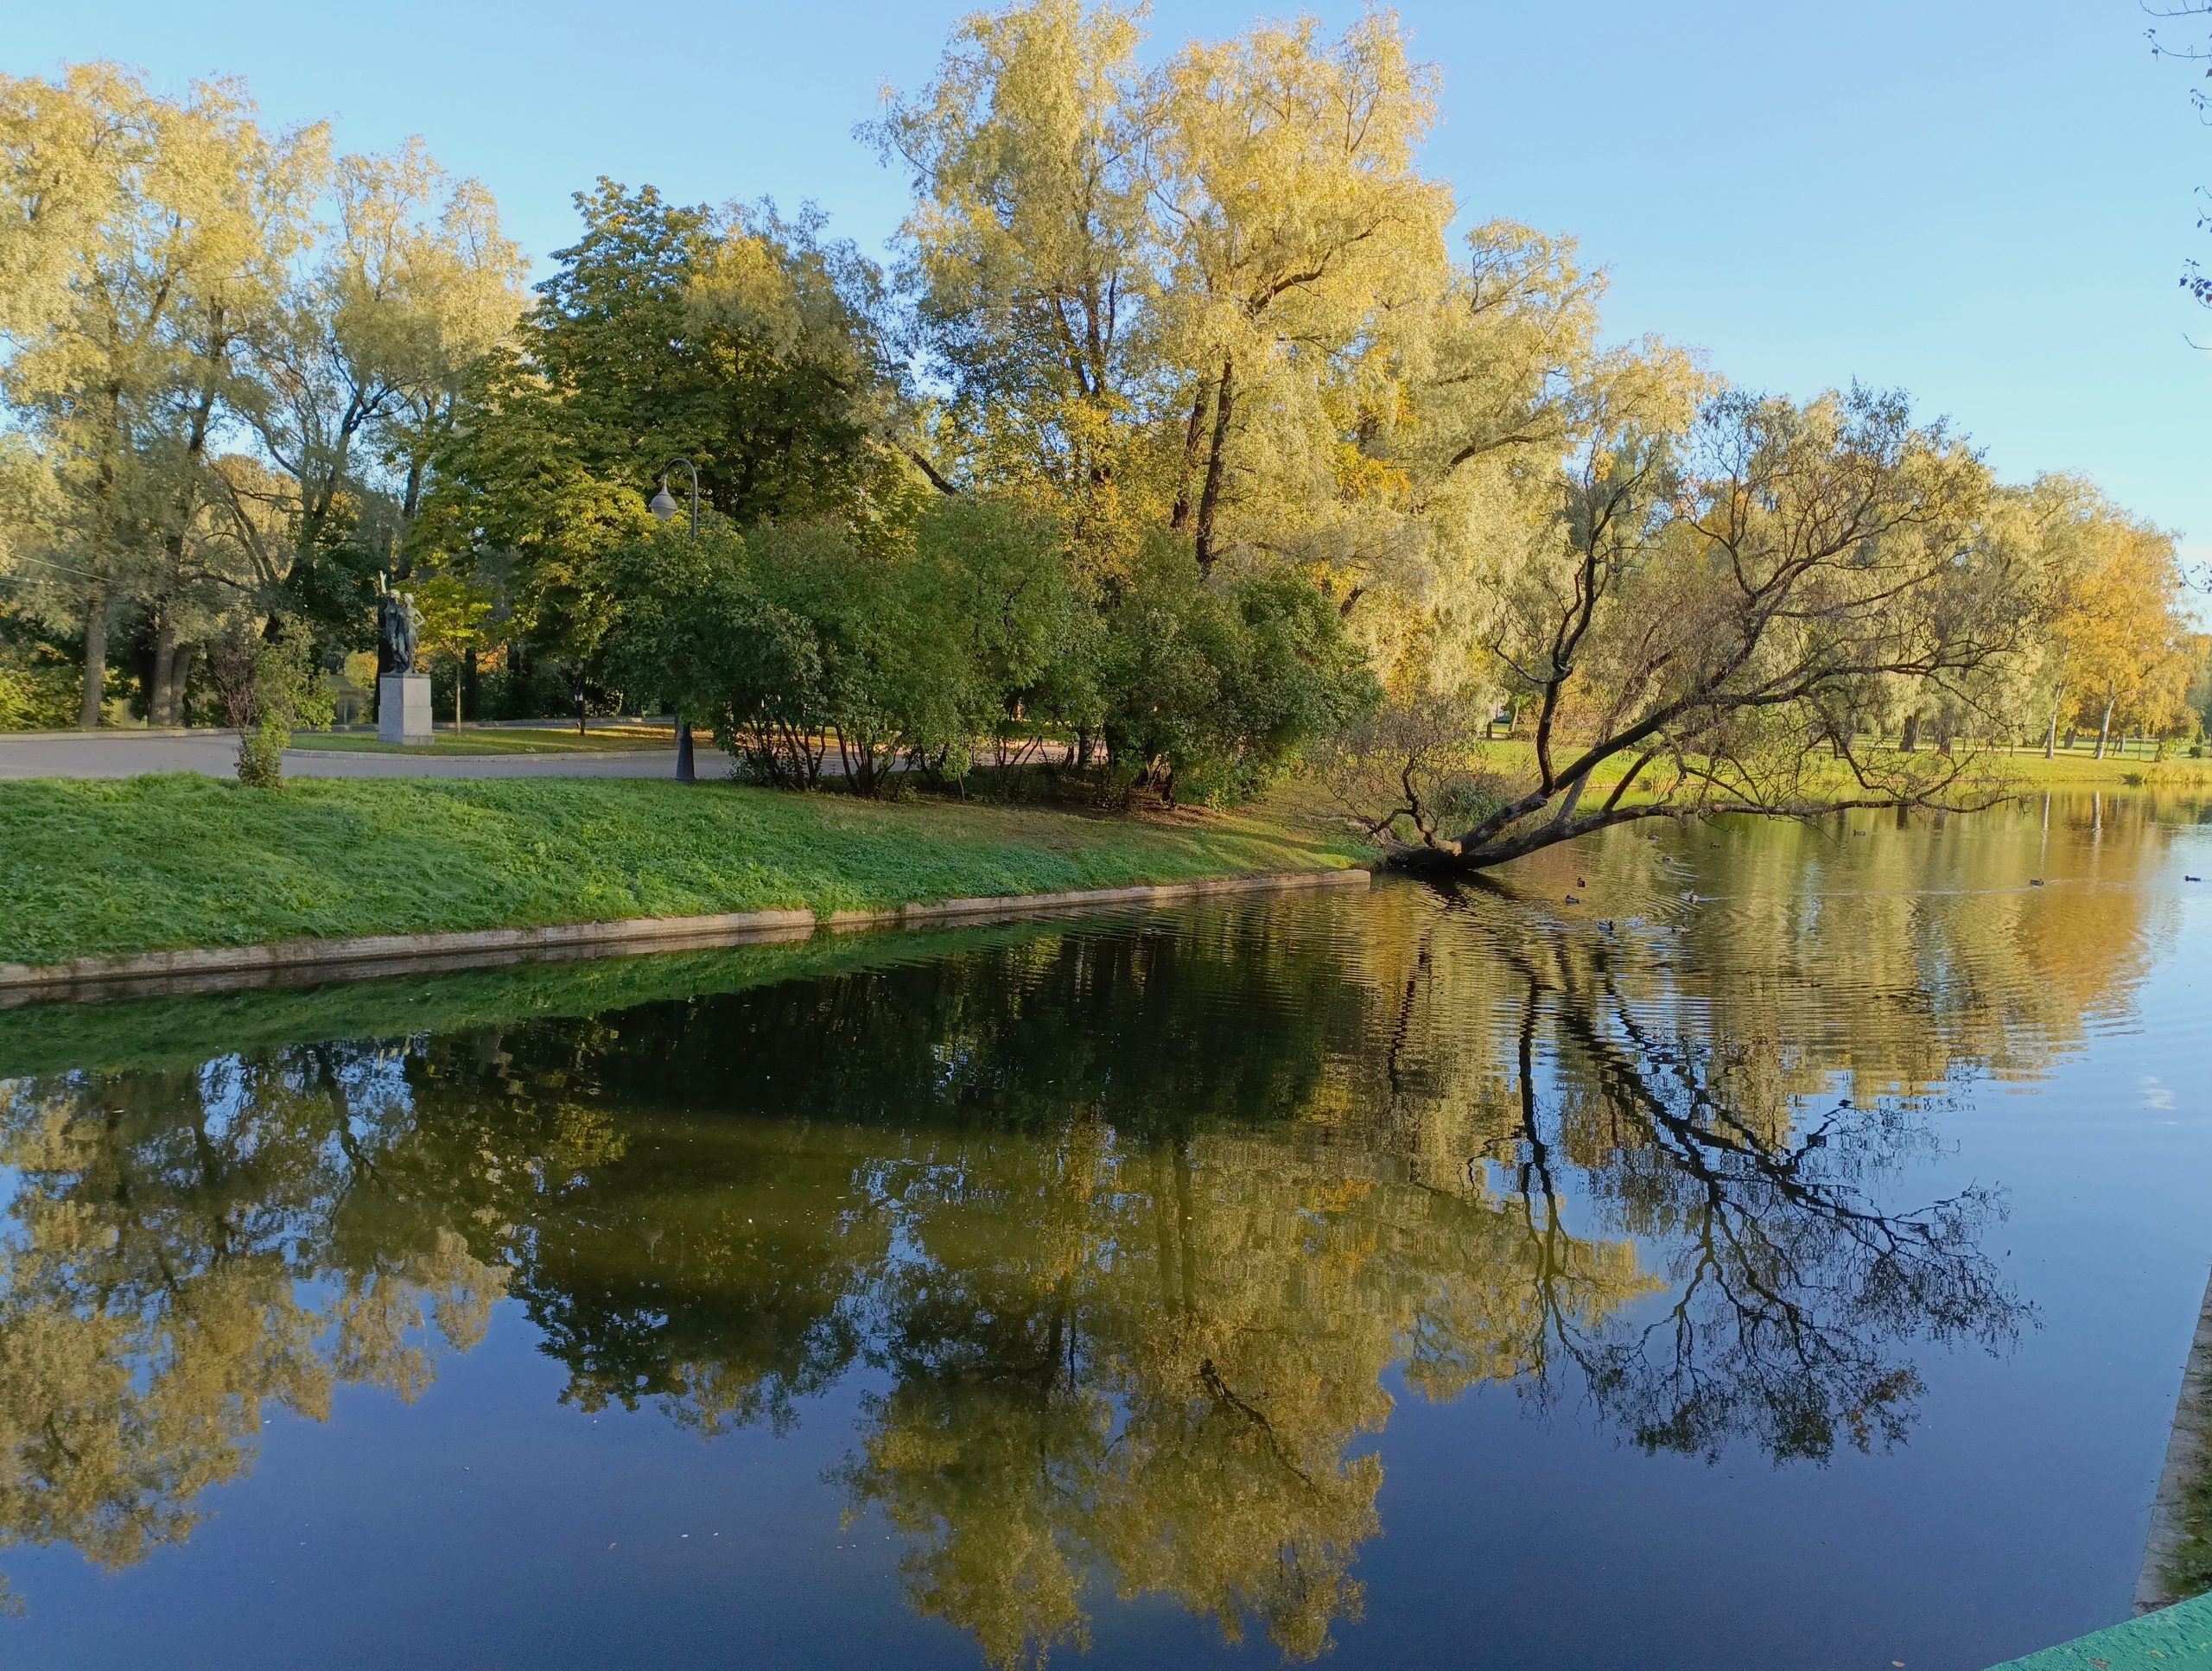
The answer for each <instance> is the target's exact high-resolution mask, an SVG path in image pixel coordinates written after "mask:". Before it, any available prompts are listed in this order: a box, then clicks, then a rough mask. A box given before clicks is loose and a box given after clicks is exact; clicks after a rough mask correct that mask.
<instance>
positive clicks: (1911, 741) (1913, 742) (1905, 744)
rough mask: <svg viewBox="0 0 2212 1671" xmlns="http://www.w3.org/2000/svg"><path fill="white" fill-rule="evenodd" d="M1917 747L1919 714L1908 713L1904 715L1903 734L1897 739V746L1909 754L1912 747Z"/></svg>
mask: <svg viewBox="0 0 2212 1671" xmlns="http://www.w3.org/2000/svg"><path fill="white" fill-rule="evenodd" d="M1897 747H1898V749H1899V750H1900V751H1901V752H1902V753H1907V754H1910V753H1912V751H1913V750H1914V749H1916V748H1917V747H1920V715H1917V714H1908V715H1905V716H1904V737H1903V738H1902V739H1900V740H1899V741H1898V743H1897Z"/></svg>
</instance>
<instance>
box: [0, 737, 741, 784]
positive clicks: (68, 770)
mask: <svg viewBox="0 0 2212 1671" xmlns="http://www.w3.org/2000/svg"><path fill="white" fill-rule="evenodd" d="M237 758H238V734H237V733H236V732H233V731H194V732H188V733H178V734H155V733H149V732H130V731H111V732H86V731H76V732H57V733H47V734H41V733H36V732H29V733H16V734H0V778H136V777H137V776H139V775H140V774H142V773H144V772H204V773H206V774H207V776H208V777H211V778H228V777H231V776H233V775H234V770H233V768H234V765H235V762H236V760H237ZM697 765H698V772H699V775H700V776H701V777H702V778H718V777H722V776H725V775H727V774H728V771H729V762H728V759H726V758H724V756H723V755H721V753H719V752H718V751H716V750H715V747H713V746H712V745H711V744H709V745H708V746H707V747H702V748H701V749H700V750H699V751H698V754H697ZM284 770H285V772H286V773H287V774H288V775H290V776H293V777H299V778H674V777H675V776H676V751H675V750H674V749H673V748H650V749H634V750H632V749H622V750H616V751H608V752H607V753H576V754H459V755H448V756H446V757H444V758H443V759H440V758H438V757H436V756H434V755H431V756H426V755H410V754H371V753H339V752H337V751H336V750H331V751H328V752H326V753H316V752H315V750H313V749H293V750H290V751H288V752H287V753H286V754H285V756H284Z"/></svg>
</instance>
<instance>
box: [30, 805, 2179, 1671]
mask: <svg viewBox="0 0 2212 1671" xmlns="http://www.w3.org/2000/svg"><path fill="white" fill-rule="evenodd" d="M2196 816H2198V814H2197V810H2196V809H2194V808H2191V807H2188V806H2183V805H2178V804H2160V805H2158V806H2157V807H2155V808H2154V807H2153V805H2152V804H2151V803H2149V802H2147V801H2144V800H2119V801H2115V800H2113V799H2112V798H2110V797H2107V798H2106V799H2104V800H2103V801H2101V802H2100V803H2096V804H2092V803H2090V802H2089V801H2088V800H2087V799H2086V798H2085V799H2083V800H2081V801H2079V802H2075V801H2066V802H2062V803H2057V804H2052V805H2051V806H2050V807H2049V808H2047V809H2046V808H2044V807H2041V806H2037V807H2031V808H2030V809H2029V810H2027V811H2025V812H2024V813H2022V814H2019V815H2017V816H2015V815H2012V814H2005V815H1993V816H1986V817H1983V818H1980V819H1974V820H1963V819H1961V820H1952V821H1949V822H1948V823H1942V824H1929V823H1922V824H1919V825H1916V826H1913V827H1910V828H1905V829H1899V828H1897V827H1896V826H1895V825H1894V824H1892V823H1890V822H1888V821H1883V822H1880V823H1872V822H1863V823H1856V824H1853V825H1850V826H1844V825H1840V824H1830V825H1825V826H1817V827H1804V828H1800V827H1794V826H1758V825H1750V824H1745V825H1738V826H1733V827H1729V828H1725V829H1717V830H1713V831H1706V830H1702V829H1692V830H1687V831H1683V832H1679V833H1673V834H1669V835H1667V836H1662V838H1661V839H1660V840H1658V841H1656V842H1653V841H1647V840H1646V839H1645V838H1644V837H1643V835H1642V834H1641V833H1639V832H1635V831H1622V832H1616V833H1615V836H1613V838H1611V839H1609V840H1607V841H1605V842H1595V843H1592V844H1590V845H1588V846H1586V847H1585V848H1580V849H1578V850H1576V851H1573V852H1568V853H1563V854H1554V855H1544V857H1543V858H1542V859H1541V860H1539V861H1531V863H1530V865H1529V866H1527V867H1521V868H1519V869H1517V870H1516V872H1514V873H1513V874H1510V876H1508V877H1507V878H1505V879H1504V880H1503V881H1502V882H1501V883H1500V884H1499V885H1498V886H1494V887H1493V886H1483V887H1472V888H1468V889H1465V890H1463V891H1461V892H1459V893H1456V894H1453V895H1449V896H1446V895H1440V894H1438V893H1432V892H1430V891H1427V890H1426V889H1421V888H1417V887H1414V886H1407V885H1399V884H1386V885H1384V886H1380V887H1378V889H1377V890H1376V892H1375V893H1373V894H1372V895H1370V896H1366V897H1335V898H1318V897H1286V898H1282V899H1256V900H1250V901H1247V902H1244V903H1240V904H1221V905H1205V906H1202V907H1198V908H1193V909H1190V910H1185V911H1178V912H1166V913H1161V914H1157V915H1153V916H1147V917H1141V918H1121V919H1114V920H1095V919H1094V920H1085V921H1081V922H1072V921H1071V922H1067V923H1061V924H1028V925H1024V926H1020V927H1016V928H1001V929H993V930H987V931H974V932H970V933H967V934H962V935H948V936H943V937H932V938H931V939H929V940H919V939H914V940H904V941H893V940H887V939H880V938H879V939H874V940H836V941H829V940H825V941H820V942H815V943H810V944H805V945H801V946H779V947H766V948H757V949H753V950H740V951H733V952H728V953H714V954H698V955H685V956H671V957H657V958H641V959H633V960H624V961H621V962H614V963H592V964H577V965H569V966H565V967H560V968H552V969H506V970H493V971H481V972H477V973H473V974H466V975H449V976H444V977H439V978H436V979H433V980H420V979H410V980H402V981H394V982H381V983H377V984H375V985H372V986H363V987H351V988H322V989H310V990H303V991H289V992H282V991H280V992H263V993H252V994H234V995H231V996H226V997H204V998H196V999H175V1000H163V1001H137V1002H131V1003H127V1004H125V1003H117V1004H105V1005H92V1006H71V1007H60V1006H35V1007H27V1008H23V1009H19V1010H15V1011H10V1012H0V1074H7V1075H13V1076H16V1077H13V1078H11V1079H9V1080H6V1081H4V1082H0V1121H3V1123H0V1164H4V1165H5V1166H6V1167H7V1169H8V1172H7V1174H6V1175H7V1178H8V1179H9V1180H10V1185H11V1188H12V1193H11V1194H10V1196H9V1198H8V1199H7V1203H6V1208H5V1217H4V1222H0V1261H4V1262H0V1458H5V1465H4V1471H0V1541H4V1543H5V1545H6V1546H7V1547H6V1548H5V1552H4V1553H0V1567H4V1569H5V1570H6V1572H7V1573H8V1574H9V1575H10V1580H11V1582H12V1594H13V1596H14V1597H15V1598H16V1601H17V1603H18V1604H20V1606H21V1608H22V1616H21V1617H18V1618H16V1619H15V1620H13V1621H10V1622H7V1623H0V1663H10V1664H12V1663H17V1662H20V1663H23V1664H35V1665H40V1666H56V1667H59V1666H96V1665H98V1666H105V1665H123V1664H142V1663H149V1662H152V1661H149V1658H148V1655H149V1653H151V1652H152V1651H153V1645H154V1644H156V1643H158V1644H159V1646H160V1652H159V1654H158V1655H156V1657H157V1658H158V1659H159V1661H160V1662H162V1663H164V1664H175V1665H180V1666H182V1665H200V1664H206V1665H210V1666H214V1665H220V1666H225V1667H228V1668H238V1667H247V1666H279V1665H292V1664H298V1663H316V1664H328V1665H353V1664H359V1665H372V1664H375V1665H388V1664H393V1663H406V1664H409V1665H411V1666H427V1665H454V1666H460V1665H481V1664H518V1665H520V1664H530V1665H571V1664H573V1665H579V1666H582V1665H594V1666H597V1665H614V1664H643V1663H647V1662H659V1661H666V1660H675V1661H681V1662H688V1663H702V1664H703V1663H715V1664H724V1663H726V1664H819V1665H848V1664H855V1665H856V1664H871V1663H882V1662H889V1661H897V1662H899V1663H903V1664H930V1665H936V1664H943V1665H948V1666H974V1665H976V1664H979V1663H983V1662H988V1663H991V1664H995V1665H1021V1664H1032V1663H1035V1662H1038V1661H1040V1660H1041V1659H1043V1658H1045V1657H1046V1656H1048V1655H1050V1656H1054V1657H1060V1658H1063V1659H1065V1658H1066V1657H1067V1656H1070V1655H1074V1654H1076V1653H1077V1652H1078V1651H1081V1650H1088V1652H1089V1655H1090V1660H1091V1661H1092V1662H1095V1663H1101V1664H1109V1663H1110V1664H1149V1663H1160V1662H1163V1661H1173V1662H1187V1663H1200V1662H1206V1661H1211V1660H1212V1659H1214V1658H1216V1657H1219V1656H1226V1657H1229V1658H1233V1659H1236V1660H1238V1661H1249V1662H1252V1663H1255V1664H1273V1663H1276V1662H1278V1661H1281V1660H1283V1659H1286V1658H1287V1659H1289V1660H1292V1661H1300V1660H1304V1659H1307V1658H1310V1657H1313V1656H1314V1655H1318V1654H1320V1653H1322V1652H1325V1651H1330V1650H1333V1655H1334V1657H1335V1659H1336V1660H1337V1661H1342V1662H1350V1663H1359V1664H1367V1663H1377V1664H1383V1663H1389V1664H1405V1663H1413V1662H1443V1661H1446V1659H1447V1658H1448V1659H1451V1660H1453V1661H1459V1662H1465V1663H1473V1664H1489V1663H1497V1664H1508V1663H1518V1662H1523V1661H1535V1660H1537V1659H1542V1660H1544V1661H1546V1662H1554V1663H1562V1664H1573V1665H1578V1666H1580V1665H1587V1666H1605V1667H1612V1666H1619V1667H1623V1668H1626V1667H1631V1666H1633V1667H1637V1668H1648V1667H1655V1666H1675V1665H1681V1666H1690V1665H1705V1664H1711V1663H1732V1664H1745V1665H1766V1664H1774V1665H1789V1666H1807V1667H1811V1666H1828V1665H1834V1666H1837V1667H1844V1666H1855V1665H1866V1664H1875V1665H1880V1664H1886V1663H1887V1662H1888V1661H1890V1660H1892V1659H1901V1660H1904V1661H1906V1662H1907V1663H1908V1664H1909V1665H1910V1666H1913V1667H1916V1668H1919V1667H1941V1666H1955V1667H1976V1666H1980V1665H1982V1664H1985V1663H1986V1662H1988V1661H1992V1660H1994V1659H1998V1658H2001V1657H2004V1656H2005V1655H2009V1654H2012V1653H2015V1652H2018V1651H2021V1650H2023V1649H2026V1648H2029V1647H2032V1646H2037V1645H2040V1644H2041V1643H2042V1642H2047V1641H2050V1640H2052V1639H2055V1638H2056V1637H2058V1636H2064V1635H2068V1634H2070V1633H2071V1632H2073V1631H2075V1630H2081V1629H2086V1628H2088V1627H2090V1626H2092V1625H2094V1624H2097V1623H2105V1622H2108V1621H2109V1620H2110V1619H2111V1618H2113V1617H2118V1616H2120V1614H2121V1613H2123V1612H2124V1611H2126V1602H2127V1598H2128V1596H2129V1594H2130V1593H2131V1592H2132V1590H2133V1583H2134V1579H2135V1566H2136V1564H2137V1563H2138V1562H2139V1560H2140V1557H2141V1550H2142V1538H2143V1533H2144V1529H2145V1517H2146V1515H2147V1509H2148V1503H2149V1499H2150V1495H2151V1488H2152V1484H2154V1483H2155V1480H2156V1477H2157V1473H2158V1466H2159V1464H2160V1462H2161V1460H2162V1458H2163V1453H2164V1445H2165V1442H2166V1438H2167V1427H2168V1423H2169V1421H2170V1419H2171V1400H2172V1396H2173V1392H2174V1388H2175V1385H2176V1383H2177V1376H2178V1369H2179V1363H2180V1358H2181V1355H2182V1353H2183V1351H2185V1350H2186V1344H2187V1341H2188V1338H2189V1336H2190V1331H2192V1329H2193V1327H2194V1325H2195V1320H2196V1306H2197V1303H2198V1301H2199V1299H2200V1298H2201V1297H2202V1288H2203V1282H2204V1276H2205V1264H2206V1260H2207V1256H2208V1254H2212V1225H2208V1224H2207V1223H2205V1220H2204V1216H2203V1213H2202V1200H2203V1199H2204V1198H2205V1195H2204V1191H2205V1188H2206V1186H2207V1185H2208V1184H2212V1128H2208V1126H2207V1120H2206V1116H2207V1113H2208V1103H2207V1099H2206V1096H2205V1094H2204V1088H2203V1085H2202V1079H2203V1077H2204V1064H2205V1063H2206V1061H2207V1058H2206V1056H2205V1054H2204V1052H2203V1049H2202V1045H2203V1044H2204V1042H2205V1038H2204V1030H2203V1027H2202V1022H2201V1020H2199V1019H2198V1016H2199V1013H2200V1011H2201V1007H2202V994H2203V990H2204V988H2203V982H2202V977H2203V975H2204V972H2205V969H2204V956H2203V952H2202V931H2201V927H2199V926H2196V925H2194V923H2193V919H2194V918H2195V916H2196V912H2198V911H2199V910H2201V909H2202V906H2201V905H2199V904H2198V903H2197V902H2196V901H2195V900H2194V899H2193V896H2192V893H2191V889H2190V886H2189V885H2188V884H2186V883H2184V882H2183V880H2182V876H2183V872H2184V870H2192V871H2195V872H2196V874H2208V873H2207V869H2206V864H2207V855H2206V842H2207V837H2206V836H2204V834H2203V833H2202V831H2201V830H2200V829H2199V828H2198V827H2197V826H2196V823H2195V822H2194V820H2195V819H2196ZM2031 879H2037V880H2042V881H2043V882H2044V886H2040V887H2036V886H2030V885H2029V884H2030V882H2031ZM1567 893H1575V894H1577V895H1578V896H1579V897H1580V898H1581V899H1584V900H1585V901H1586V904H1584V905H1576V906H1567V905H1564V904H1562V903H1561V901H1562V900H1563V899H1564V897H1565V895H1566V894H1567ZM1239 1644H1241V1646H1239Z"/></svg>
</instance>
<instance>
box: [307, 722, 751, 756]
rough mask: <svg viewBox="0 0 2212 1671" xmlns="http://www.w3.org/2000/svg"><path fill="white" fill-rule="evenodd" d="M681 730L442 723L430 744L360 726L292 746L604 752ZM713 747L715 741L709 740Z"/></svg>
mask: <svg viewBox="0 0 2212 1671" xmlns="http://www.w3.org/2000/svg"><path fill="white" fill-rule="evenodd" d="M675 746H676V734H675V733H674V732H673V731H671V730H667V729H665V728H660V729H656V728H654V727H649V726H620V727H609V728H607V729H606V730H602V731H585V732H579V731H577V730H576V729H575V727H573V726H572V727H569V729H567V730H565V731H563V730H557V729H556V728H554V727H551V726H547V727H542V728H541V727H527V728H525V727H521V726H501V727H495V728H486V729H484V730H478V729H476V728H474V727H469V728H467V729H464V730H461V731H455V730H454V729H452V728H451V727H444V728H442V729H440V730H439V731H438V732H437V733H436V734H435V739H434V740H433V741H432V743H431V745H430V747H428V748H423V747H412V748H410V747H407V745H405V744H404V743H388V742H385V741H384V740H382V739H380V738H378V736H376V735H375V734H373V733H365V732H359V731H295V732H294V733H293V734H292V747H295V748H306V749H315V750H326V749H327V750H332V751H338V752H343V753H361V754H412V755H415V756H416V757H417V758H418V759H421V758H425V757H429V758H438V757H443V756H448V755H462V754H602V753H616V752H620V751H632V750H636V749H641V748H673V747H675ZM709 747H711V745H709Z"/></svg>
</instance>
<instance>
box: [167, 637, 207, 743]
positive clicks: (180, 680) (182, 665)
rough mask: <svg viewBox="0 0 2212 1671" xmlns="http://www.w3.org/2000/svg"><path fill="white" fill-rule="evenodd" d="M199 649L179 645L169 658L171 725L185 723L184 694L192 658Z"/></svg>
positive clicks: (188, 683)
mask: <svg viewBox="0 0 2212 1671" xmlns="http://www.w3.org/2000/svg"><path fill="white" fill-rule="evenodd" d="M199 649H200V646H199V645H191V644H181V645H177V647H176V650H175V653H173V654H172V655H171V656H170V657H169V695H168V715H169V723H170V724H171V725H183V724H184V723H186V720H185V712H184V693H185V691H186V690H187V689H188V688H189V687H190V685H191V683H192V658H193V657H194V656H195V655H197V654H198V653H199Z"/></svg>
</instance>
